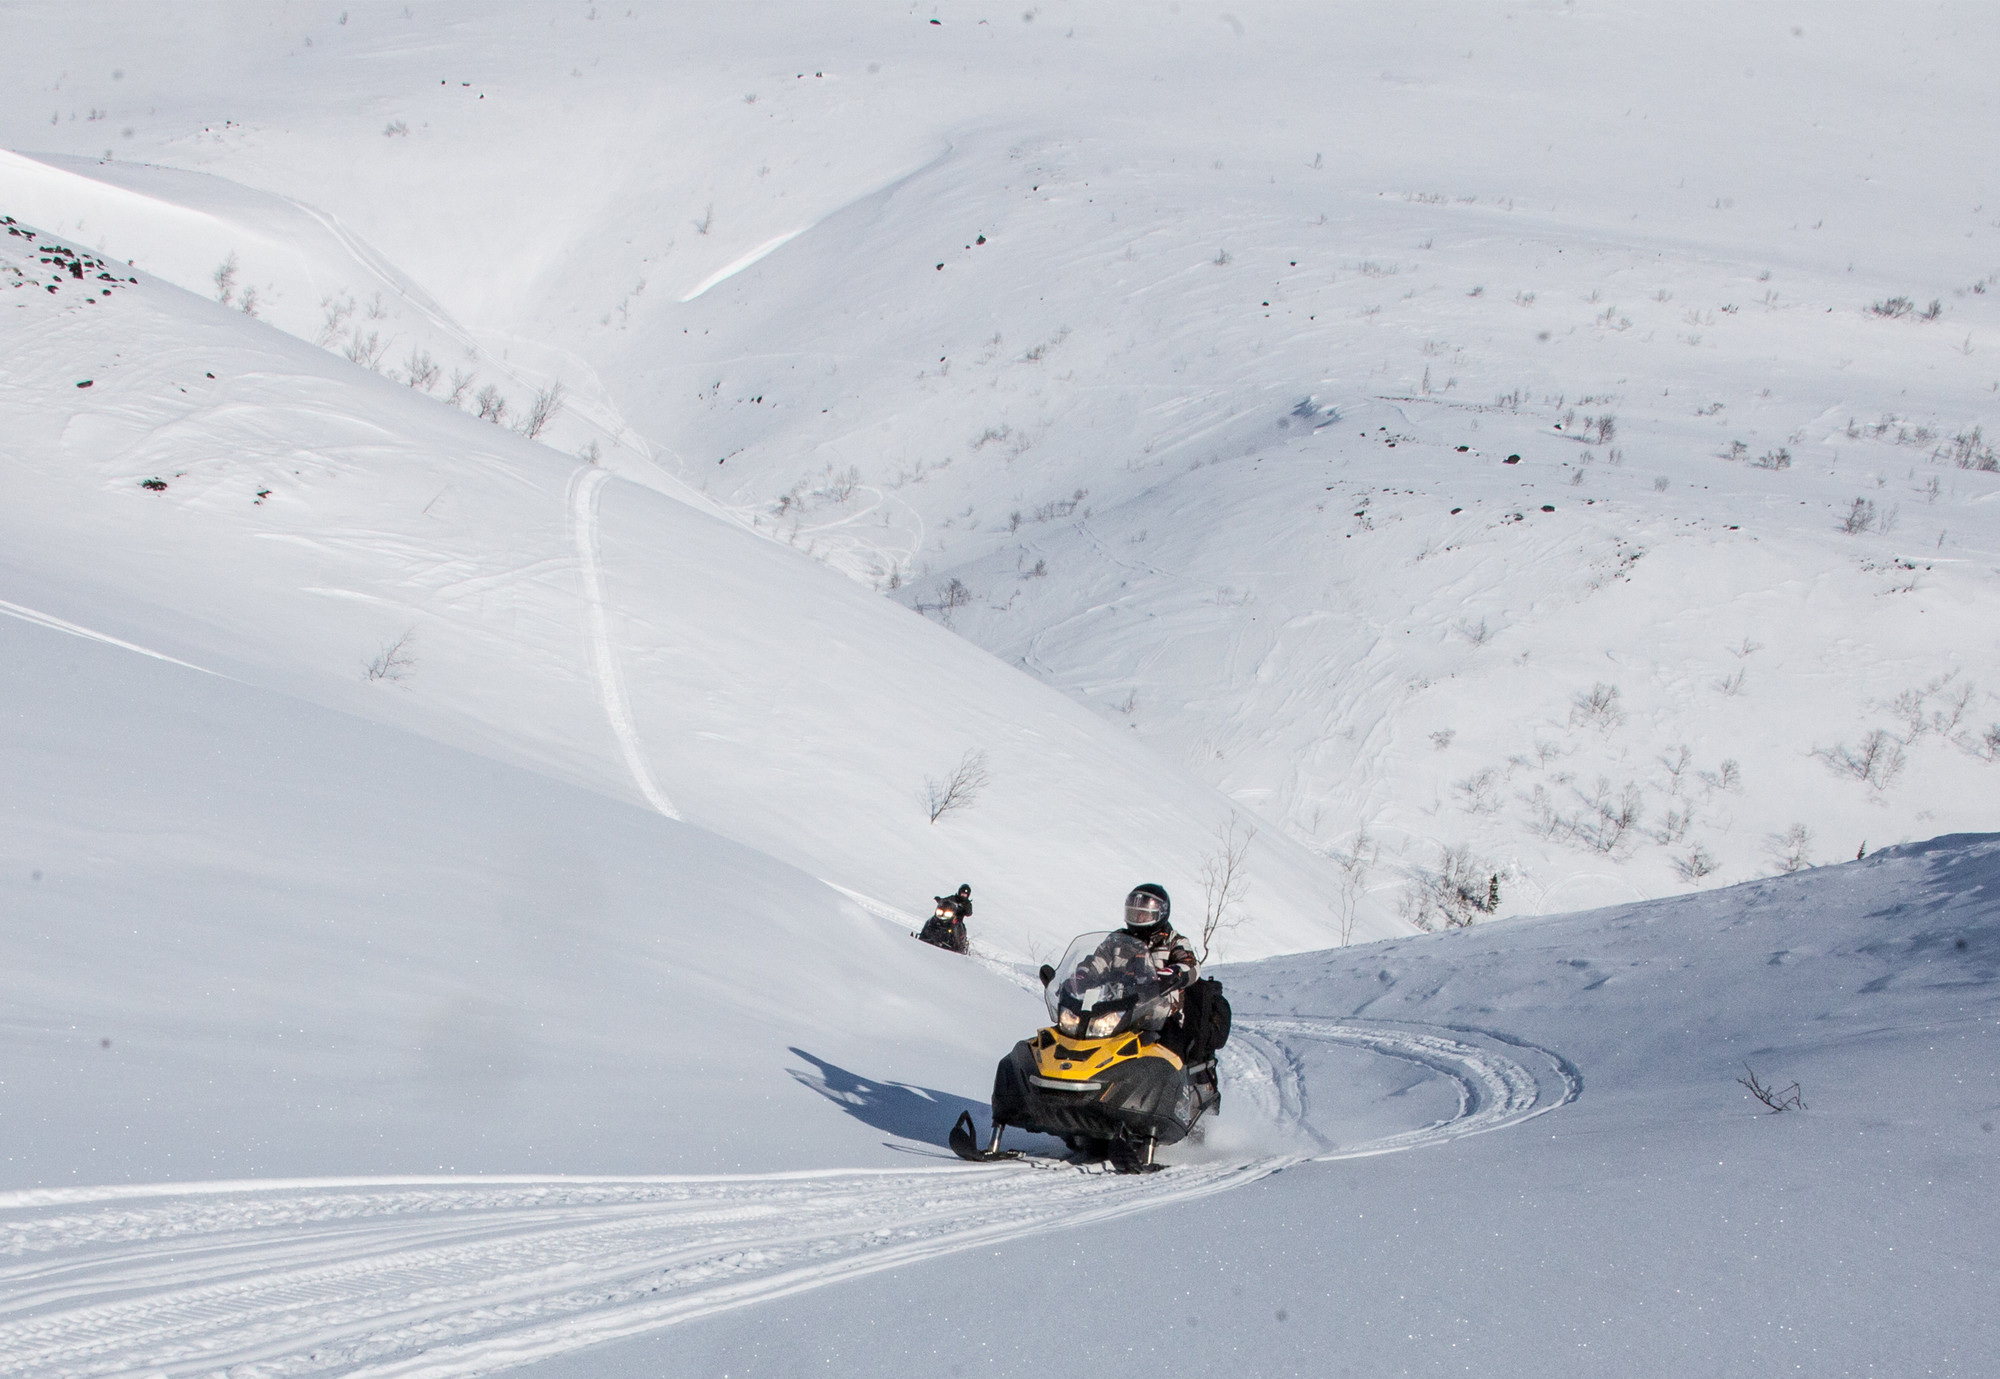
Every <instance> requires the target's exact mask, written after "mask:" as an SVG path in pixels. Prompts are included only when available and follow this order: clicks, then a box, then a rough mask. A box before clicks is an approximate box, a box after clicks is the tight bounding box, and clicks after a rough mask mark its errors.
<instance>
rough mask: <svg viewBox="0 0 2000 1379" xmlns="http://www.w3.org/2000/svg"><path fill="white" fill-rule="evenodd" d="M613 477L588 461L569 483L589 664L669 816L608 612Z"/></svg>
mask: <svg viewBox="0 0 2000 1379" xmlns="http://www.w3.org/2000/svg"><path fill="white" fill-rule="evenodd" d="M610 477H611V474H610V471H608V470H603V469H597V468H593V467H588V466H586V467H585V468H583V469H579V470H578V471H577V472H576V474H575V475H574V476H573V477H572V478H571V480H570V486H569V514H570V535H571V537H572V538H573V539H574V540H575V542H576V563H577V569H578V571H579V572H580V573H581V574H582V576H583V601H584V604H585V606H586V608H587V609H588V612H589V616H590V668H591V672H592V674H593V675H594V676H595V678H596V680H597V698H598V701H599V702H600V703H601V704H602V705H603V706H604V717H605V719H606V721H608V722H609V723H610V725H611V731H612V733H613V735H615V736H616V737H617V739H618V750H619V751H620V752H622V753H623V754H624V757H625V765H626V768H627V769H628V770H630V771H631V773H632V780H633V783H634V784H636V785H637V786H638V787H639V793H640V794H642V795H644V796H645V797H646V803H648V804H650V805H652V806H653V808H655V809H657V810H659V811H660V813H662V814H664V815H666V816H667V817H668V818H669V819H678V818H680V816H681V815H680V811H679V810H677V809H675V808H674V802H673V801H672V800H670V799H668V798H667V795H666V792H665V791H663V790H661V789H660V787H659V784H658V782H656V781H655V780H654V779H653V771H652V768H651V767H649V766H648V765H647V764H646V751H645V747H644V746H643V745H642V744H641V743H640V741H639V730H638V728H637V727H635V726H634V725H633V722H632V701H631V699H630V697H629V696H627V694H626V693H625V672H624V671H622V670H621V669H619V666H618V648H617V646H616V645H615V644H614V643H613V642H612V640H611V631H610V628H609V627H608V625H607V624H606V621H605V616H604V578H603V575H602V574H601V573H600V571H599V569H598V561H597V500H598V495H599V494H600V493H602V492H603V490H604V484H605V481H606V480H608V479H609V478H610Z"/></svg>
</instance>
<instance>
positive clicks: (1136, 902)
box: [1125, 891, 1166, 929]
mask: <svg viewBox="0 0 2000 1379" xmlns="http://www.w3.org/2000/svg"><path fill="white" fill-rule="evenodd" d="M1165 918H1166V913H1165V908H1164V907H1163V906H1162V905H1161V904H1160V898H1159V897H1158V896H1157V895H1153V894H1150V893H1149V892H1146V891H1134V892H1132V894H1130V895H1128V896H1126V897H1125V925H1126V927H1127V928H1130V929H1150V928H1152V927H1153V926H1154V925H1156V924H1158V923H1160V921H1161V920H1163V919H1165Z"/></svg>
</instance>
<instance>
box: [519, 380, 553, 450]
mask: <svg viewBox="0 0 2000 1379" xmlns="http://www.w3.org/2000/svg"><path fill="white" fill-rule="evenodd" d="M562 409H563V385H562V380H561V379H557V380H556V381H555V382H553V383H551V384H549V386H548V387H546V388H543V389H542V390H541V391H540V392H538V393H536V394H535V400H534V401H533V402H531V403H529V404H528V415H527V416H526V417H525V418H523V419H522V422H521V434H522V435H524V436H526V437H527V438H528V439H529V440H533V439H534V438H535V437H537V436H539V435H541V434H542V432H543V431H545V430H547V429H548V425H549V423H550V422H552V421H554V420H555V419H556V415H557V414H558V413H559V412H561V411H562Z"/></svg>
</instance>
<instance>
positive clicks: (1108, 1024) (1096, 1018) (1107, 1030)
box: [1083, 1010, 1125, 1039]
mask: <svg viewBox="0 0 2000 1379" xmlns="http://www.w3.org/2000/svg"><path fill="white" fill-rule="evenodd" d="M1124 1023H1125V1012H1124V1011H1122V1010H1107V1011H1105V1012H1104V1013H1103V1014H1102V1015H1093V1016H1091V1017H1090V1023H1089V1024H1088V1025H1086V1026H1085V1027H1084V1031H1083V1033H1084V1037H1085V1038H1086V1039H1109V1038H1110V1037H1111V1036H1112V1035H1114V1034H1116V1033H1118V1027H1119V1026H1120V1025H1122V1024H1124Z"/></svg>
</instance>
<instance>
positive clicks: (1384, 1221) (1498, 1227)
mask: <svg viewBox="0 0 2000 1379" xmlns="http://www.w3.org/2000/svg"><path fill="white" fill-rule="evenodd" d="M1996 865H2000V842H1996V841H1995V839H1994V838H1993V837H1992V836H1991V835H1986V836H1984V837H1980V838H1953V839H1941V840H1938V841H1937V842H1935V843H1929V844H1921V845H1916V846H1913V847H1909V848H1903V849H1898V850H1897V852H1896V853H1895V854H1893V855H1888V854H1885V855H1877V856H1874V857H1871V858H1870V859H1869V860H1868V861H1867V862H1864V863H1859V864H1850V865H1846V866H1841V867H1835V868H1824V869H1820V870H1816V871H1813V872H1809V873H1806V874H1803V875H1800V876H1795V877H1790V878H1783V879H1778V880H1772V881H1765V882H1758V883H1752V884H1750V885H1746V886H1738V887H1733V888H1730V889H1727V890H1721V891H1717V892H1715V893H1713V894H1709V895H1703V896H1698V897H1688V898H1684V899H1678V900H1668V901H1656V902H1652V903H1650V904H1645V905H1634V906H1629V907H1623V908H1620V909H1615V910H1608V911H1600V912H1597V913H1594V914H1588V915H1576V916H1565V917H1562V918H1560V919H1552V920H1542V921H1536V922H1533V923H1502V924H1499V925H1494V926H1492V927H1491V928H1484V929H1478V930H1474V931H1472V932H1470V933H1462V934H1451V935H1436V936H1427V937H1424V938H1418V939H1412V940H1406V941H1401V942H1396V943H1388V944H1376V945H1370V946H1369V947H1368V948H1366V949H1361V950H1356V951H1355V952H1353V953H1351V954H1339V955H1335V954H1318V955H1309V956H1300V957H1296V958H1281V959H1274V960H1271V961H1268V962H1264V963H1259V964H1256V965H1255V966H1254V967H1246V968H1236V969H1232V970H1231V973H1230V976H1231V978H1232V980H1233V982H1234V984H1235V989H1236V990H1237V991H1238V992H1239V995H1240V998H1241V1005H1242V1006H1243V1007H1245V1008H1248V1009H1250V1010H1253V1011H1255V1012H1256V1015H1255V1016H1253V1017H1252V1023H1251V1028H1253V1029H1259V1030H1263V1029H1269V1028H1273V1027H1277V1028H1283V1027H1285V1026H1287V1025H1299V1024H1306V1025H1310V1024H1311V1023H1312V1022H1313V1021H1315V1020H1328V1021H1335V1022H1341V1023H1346V1022H1351V1021H1358V1022H1360V1023H1362V1024H1376V1025H1377V1027H1384V1028H1396V1027H1398V1024H1399V1022H1404V1021H1412V1022H1422V1023H1421V1025H1418V1026H1415V1027H1416V1028H1430V1029H1437V1028H1439V1027H1446V1028H1448V1029H1451V1030H1463V1029H1483V1030H1490V1031H1496V1032H1500V1033H1504V1034H1506V1035H1507V1036H1508V1037H1509V1038H1512V1039H1516V1040H1523V1041H1528V1042H1529V1043H1530V1045H1532V1044H1536V1043H1539V1044H1542V1045H1546V1046H1548V1047H1553V1048H1555V1049H1558V1050H1561V1051H1563V1052H1565V1053H1567V1054H1568V1055H1570V1056H1571V1057H1572V1058H1573V1059H1574V1062H1575V1067H1576V1069H1577V1070H1578V1073H1579V1074H1580V1080H1581V1083H1582V1088H1583V1090H1582V1095H1581V1096H1580V1098H1579V1099H1578V1100H1577V1101H1576V1102H1575V1104H1574V1105H1571V1106H1567V1107H1564V1108H1562V1109H1561V1110H1559V1111H1558V1112H1556V1113H1554V1114H1551V1115H1548V1116H1546V1117H1544V1118H1538V1119H1534V1120H1530V1121H1527V1122H1526V1123H1523V1124H1518V1125H1517V1126H1515V1127H1514V1128H1511V1129H1508V1130H1505V1131H1504V1132H1502V1133H1498V1134H1493V1135H1484V1136H1476V1137H1469V1138H1463V1139H1459V1140H1456V1141H1453V1142H1452V1143H1450V1144H1448V1145H1445V1146H1442V1147H1437V1148H1428V1149H1425V1150H1423V1151H1422V1152H1417V1153H1409V1154H1389V1155H1383V1156H1375V1157H1369V1158H1361V1159H1349V1160H1343V1161H1339V1162H1332V1163H1307V1164H1303V1165H1300V1166H1297V1167H1294V1168H1290V1169H1288V1170H1287V1171H1286V1172H1284V1173H1281V1174H1278V1175H1276V1176H1273V1177H1268V1178H1264V1179H1262V1180H1260V1181H1258V1182H1256V1183H1253V1184H1247V1185H1245V1186H1244V1187H1243V1188H1242V1189H1241V1190H1240V1191H1237V1192H1232V1193H1229V1194H1227V1195H1224V1196H1220V1197H1213V1198H1209V1199H1207V1200H1204V1201H1200V1202H1195V1203H1191V1204H1189V1205H1187V1206H1185V1207H1179V1208H1176V1209H1175V1210H1174V1211H1173V1212H1171V1213H1170V1214H1169V1213H1160V1214H1157V1215H1153V1216H1145V1217H1136V1218H1133V1219H1131V1220H1129V1221H1122V1222H1115V1223H1111V1224H1109V1225H1106V1226H1103V1227H1099V1228H1095V1229H1093V1230H1091V1231H1089V1232H1087V1233H1086V1232H1070V1233H1063V1234H1051V1235H1046V1236H1042V1237H1039V1238H1032V1239H1026V1240H1021V1241H1017V1242H1012V1243H1007V1244H1004V1245H1001V1246H998V1247H996V1248H995V1249H993V1250H991V1251H987V1250H980V1251H977V1252H968V1253H965V1254H961V1255H957V1256H954V1257H952V1258H951V1259H948V1260H944V1261H940V1262H939V1263H937V1264H934V1265H932V1266H930V1267H929V1268H928V1269H927V1270H926V1271H925V1275H924V1278H923V1280H922V1283H921V1286H918V1285H916V1284H915V1283H913V1282H912V1281H911V1280H909V1279H906V1278H901V1277H899V1276H898V1275H895V1274H887V1275H884V1276H882V1277H880V1278H876V1279H871V1280H865V1281H861V1282H857V1283H855V1284H852V1285H849V1286H846V1287H842V1288H839V1289H829V1290H826V1291H823V1292H818V1293H810V1294H807V1295H805V1296H802V1297H798V1298H792V1299H789V1300H786V1301H783V1302H781V1303H777V1304H774V1305H771V1306H769V1307H765V1308H761V1309H758V1310H756V1311H752V1312H744V1313H739V1314H736V1315H734V1316H729V1317H718V1318H713V1319H710V1320H706V1321H700V1322H696V1323H694V1324H692V1325H690V1326H687V1327H685V1328H677V1329H676V1330H674V1331H672V1332H669V1333H666V1334H664V1335H663V1336H661V1337H658V1338H655V1339H650V1340H644V1341H637V1340H635V1341H633V1342H630V1343H628V1344H627V1345H626V1346H624V1347H622V1348H615V1349H611V1350H608V1351H599V1352H590V1353H586V1354H584V1355H580V1356H577V1357H575V1358H574V1359H572V1360H570V1361H568V1362H566V1363H556V1362H551V1363H548V1364H545V1365H542V1366H540V1367H537V1368H534V1369H530V1370H528V1371H527V1372H528V1373H532V1374H538V1375H550V1376H554V1375H561V1376H571V1375H584V1374H607V1373H611V1374H617V1373H626V1374H653V1373H662V1372H665V1373H688V1374H702V1373H725V1372H726V1373H729V1374H732V1375H791V1374H803V1373H809V1372H824V1371H835V1372H839V1373H846V1374H870V1375H872V1374H882V1375H892V1374H909V1373H913V1372H918V1371H927V1370H939V1371H943V1372H947V1373H949V1372H952V1371H953V1370H954V1369H955V1370H956V1371H957V1372H958V1373H962V1374H968V1375H971V1374H996V1375H997V1374H1007V1375H1014V1374H1041V1373H1048V1372H1051V1371H1054V1370H1069V1371H1074V1370H1079V1369H1081V1370H1086V1371H1094V1372H1104V1373H1121V1374H1122V1373H1147V1372H1155V1371H1158V1370H1164V1369H1188V1370H1195V1371H1199V1370H1203V1369H1225V1368H1227V1369H1240V1370H1243V1371H1245V1372H1249V1373H1255V1374H1258V1375H1273V1376H1280V1375H1282V1376H1290V1375H1298V1376H1318V1375H1329V1374H1335V1375H1337V1374H1352V1375H1371V1374H1410V1375H1446V1374H1466V1373H1472V1374H1483V1375H1508V1376H1512V1375H1523V1376H1526V1375H1561V1376H1567V1375H1577V1376H1584V1375H1602V1374H1607V1373H1615V1374H1621V1375H1635V1376H1655V1375H1657V1376H1663V1377H1664V1376H1678V1375H1688V1374H1713V1375H1725V1376H1736V1375H1762V1374H1771V1373H1774V1372H1795V1373H1801V1374H1813V1375H1840V1376H1844V1375H1865V1374H1871V1373H1873V1374H1903V1375H1959V1374H1966V1375H1970V1374H1983V1373H1986V1372H1987V1371H1989V1370H1991V1369H1992V1367H1993V1359H1994V1356H1995V1355H1996V1354H2000V1327H1996V1324H1995V1321H1994V1318H1993V1315H1992V1311H1991V1309H1990V1308H1987V1307H1984V1306H1982V1305H1980V1300H1982V1299H1983V1298H1984V1297H1985V1295H1986V1293H1987V1291H1989V1290H1988V1280H1989V1277H1990V1261H1991V1240H1992V1237H1993V1232H1994V1229H1995V1226H1996V1220H1995V1216H1996V1213H1995V1208H1994V1196H1993V1187H1994V1163H1995V1159H1994V1151H1995V1134H1996V1126H2000V1075H1996V1072H1995V1068H1996V1066H2000V1048H1996V1036H1997V1035H2000V1025H1996V1016H2000V1007H1996V1004H1995V994H1996V984H1995V977H1996V956H1995V955H1996V951H1997V950H1996V944H2000V905H1996V895H2000V873H1996ZM1252 993H1254V995H1252ZM1401 1027H1402V1028H1405V1029H1409V1028H1412V1026H1410V1025H1403V1026H1401ZM1461 1037H1471V1036H1461ZM1302 1052H1303V1053H1304V1054H1305V1055H1306V1061H1305V1062H1304V1064H1303V1068H1302V1072H1303V1078H1304V1085H1305V1090H1306V1106H1307V1111H1308V1124H1310V1125H1317V1126H1320V1127H1323V1128H1325V1129H1326V1130H1327V1131H1328V1132H1329V1133H1331V1134H1333V1135H1334V1136H1336V1137H1338V1136H1339V1135H1340V1134H1341V1130H1342V1127H1343V1126H1344V1125H1351V1124H1353V1123H1355V1122H1356V1121H1357V1120H1359V1119H1361V1112H1360V1110H1359V1108H1358V1106H1357V1104H1356V1103H1357V1102H1359V1101H1361V1100H1362V1098H1363V1096H1364V1095H1365V1094H1368V1093H1373V1094H1375V1095H1380V1094H1381V1092H1382V1091H1383V1090H1385V1088H1384V1087H1383V1084H1385V1083H1389V1082H1390V1076H1389V1074H1388V1073H1387V1071H1386V1069H1387V1068H1389V1067H1394V1066H1398V1065H1395V1064H1392V1063H1389V1062H1388V1061H1387V1060H1383V1064H1382V1069H1381V1070H1379V1071H1378V1070H1377V1069H1369V1068H1355V1067H1352V1066H1342V1065H1340V1064H1337V1063H1334V1062H1331V1061H1329V1060H1326V1059H1324V1058H1323V1056H1317V1057H1316V1056H1315V1055H1314V1051H1313V1050H1312V1049H1311V1047H1310V1046H1307V1047H1306V1048H1305V1049H1303V1050H1302ZM1517 1052H1520V1050H1518V1049H1517ZM1746 1063H1747V1064H1748V1065H1749V1067H1750V1068H1751V1069H1753V1070H1754V1071H1755V1072H1756V1074H1757V1075H1758V1076H1759V1078H1760V1079H1761V1080H1767V1081H1769V1082H1772V1083H1775V1084H1776V1085H1777V1086H1778V1087H1779V1088H1780V1089H1783V1088H1787V1087H1789V1086H1790V1084H1792V1083H1793V1082H1794V1081H1797V1082H1798V1083H1799V1085H1800V1089H1801V1091H1802V1092H1803V1099H1804V1101H1805V1103H1806V1107H1807V1109H1806V1110H1805V1111H1803V1112H1787V1113H1784V1114H1780V1115H1773V1114H1771V1113H1769V1112H1767V1111H1765V1110H1764V1109H1763V1108H1762V1107H1761V1106H1759V1105H1757V1104H1756V1103H1755V1102H1753V1101H1752V1100H1751V1099H1750V1096H1749V1094H1748V1093H1747V1092H1746V1091H1745V1090H1744V1088H1742V1087H1741V1086H1739V1085H1738V1084H1737V1082H1736V1081H1735V1079H1736V1078H1738V1077H1741V1076H1743V1075H1744V1072H1745V1064H1746ZM1400 1066H1402V1067H1403V1068H1404V1069H1405V1072H1406V1078H1405V1081H1404V1083H1403V1085H1404V1087H1405V1088H1406V1089H1407V1090H1406V1091H1405V1094H1404V1096H1403V1097H1401V1098H1396V1099H1395V1100H1407V1099H1408V1098H1409V1097H1410V1096H1416V1095H1421V1094H1422V1093H1423V1092H1424V1091H1426V1090H1427V1089H1429V1088H1432V1087H1434V1086H1435V1084H1434V1082H1427V1081H1426V1080H1425V1079H1424V1078H1423V1077H1422V1076H1421V1074H1420V1073H1417V1072H1415V1071H1414V1070H1411V1069H1410V1068H1409V1065H1407V1064H1403V1065H1400ZM1378 1077H1379V1078H1380V1081H1379V1082H1378V1081H1377V1078H1378ZM1388 1104H1395V1101H1394V1100H1392V1101H1391V1102H1390V1103H1388ZM1135 1288H1143V1294H1144V1298H1145V1304H1144V1307H1143V1309H1141V1308H1140V1307H1138V1306H1136V1305H1135V1301H1134V1292H1135ZM1054 1316H1060V1317H1062V1318H1065V1319H1067V1321H1068V1324H1066V1325H1064V1326H1061V1327H1053V1326H1048V1325H1045V1324H1037V1322H1036V1320H1035V1319H1042V1318H1047V1317H1054Z"/></svg>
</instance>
